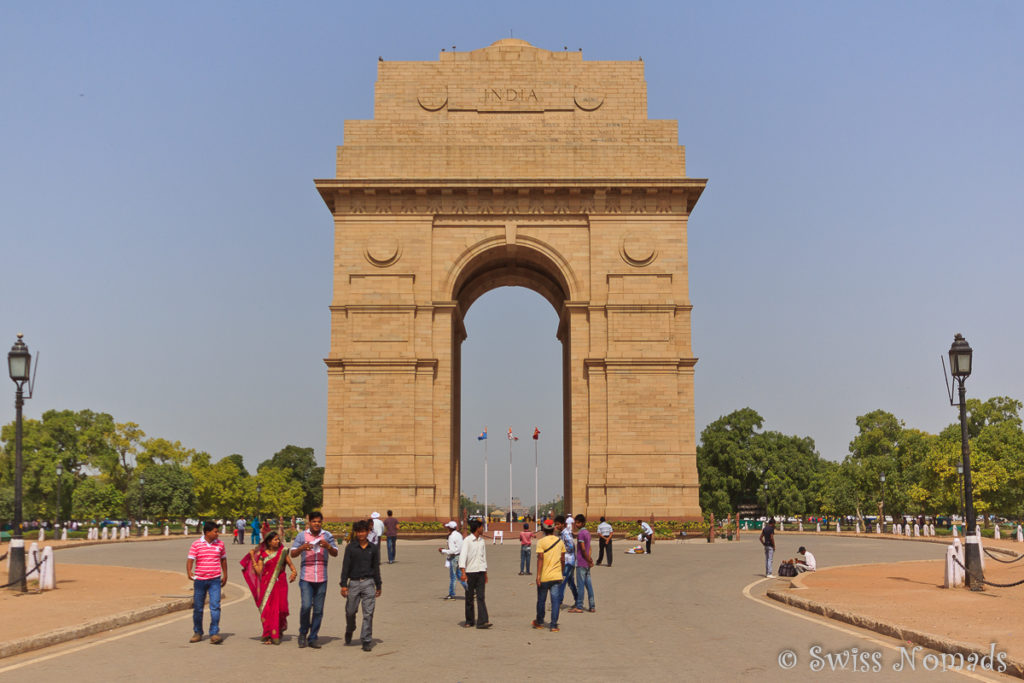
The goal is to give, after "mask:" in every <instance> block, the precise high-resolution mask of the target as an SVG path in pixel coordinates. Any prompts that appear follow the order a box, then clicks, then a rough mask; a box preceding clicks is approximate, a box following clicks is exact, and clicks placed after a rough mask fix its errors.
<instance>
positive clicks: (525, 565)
mask: <svg viewBox="0 0 1024 683" xmlns="http://www.w3.org/2000/svg"><path fill="white" fill-rule="evenodd" d="M531 543H533V532H532V531H530V525H529V524H523V530H522V531H520V532H519V576H522V575H524V574H529V573H530V544H531Z"/></svg>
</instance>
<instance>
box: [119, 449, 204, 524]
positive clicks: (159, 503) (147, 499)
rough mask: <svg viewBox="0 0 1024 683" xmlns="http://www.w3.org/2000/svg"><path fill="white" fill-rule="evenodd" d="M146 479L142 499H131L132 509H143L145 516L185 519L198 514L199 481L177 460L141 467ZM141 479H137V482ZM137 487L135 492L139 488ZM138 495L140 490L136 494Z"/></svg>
mask: <svg viewBox="0 0 1024 683" xmlns="http://www.w3.org/2000/svg"><path fill="white" fill-rule="evenodd" d="M139 475H140V476H142V477H144V478H145V480H146V484H145V493H144V495H143V496H142V501H141V502H139V501H138V499H137V498H133V499H131V500H129V508H132V509H140V510H142V515H143V516H144V517H151V518H157V519H184V518H185V517H188V516H189V515H192V514H195V513H196V494H195V482H194V481H193V479H192V475H191V474H190V473H189V472H188V470H186V469H184V468H183V467H181V466H179V465H178V464H176V463H173V462H164V463H160V464H149V465H146V466H141V467H140V468H139ZM137 482H138V480H137V479H136V480H135V484H136V485H137ZM138 490H139V489H136V488H135V486H133V487H132V491H133V492H135V491H138ZM135 495H136V496H137V495H138V493H136V494H135Z"/></svg>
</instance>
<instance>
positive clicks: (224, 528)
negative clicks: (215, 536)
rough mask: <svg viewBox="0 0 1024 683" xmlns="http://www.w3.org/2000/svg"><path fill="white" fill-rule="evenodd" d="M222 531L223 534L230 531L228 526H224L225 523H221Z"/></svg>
mask: <svg viewBox="0 0 1024 683" xmlns="http://www.w3.org/2000/svg"><path fill="white" fill-rule="evenodd" d="M220 532H221V533H222V534H226V533H227V532H228V528H227V527H226V526H224V525H223V524H221V525H220Z"/></svg>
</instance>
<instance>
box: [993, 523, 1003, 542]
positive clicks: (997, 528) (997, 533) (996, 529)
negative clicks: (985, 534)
mask: <svg viewBox="0 0 1024 683" xmlns="http://www.w3.org/2000/svg"><path fill="white" fill-rule="evenodd" d="M992 538H994V539H995V540H997V541H998V540H999V539H1001V538H1002V536H1001V535H1000V534H999V525H998V524H996V525H995V527H994V531H993V532H992Z"/></svg>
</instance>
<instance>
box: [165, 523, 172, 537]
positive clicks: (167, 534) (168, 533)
mask: <svg viewBox="0 0 1024 683" xmlns="http://www.w3.org/2000/svg"><path fill="white" fill-rule="evenodd" d="M170 535H171V527H169V526H167V525H166V524H164V536H170Z"/></svg>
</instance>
